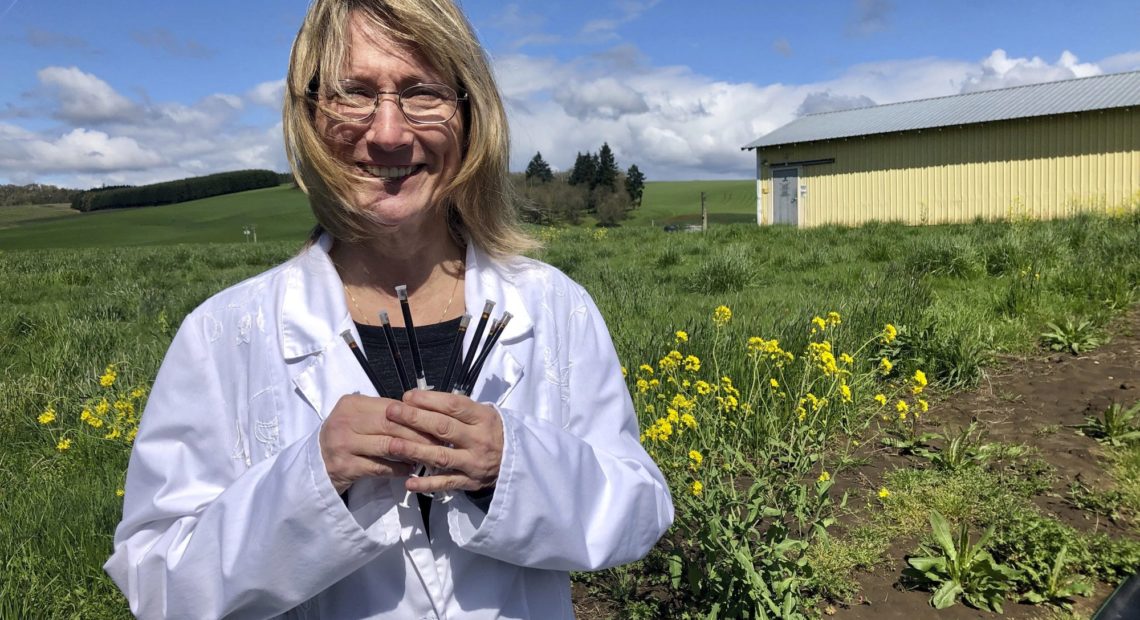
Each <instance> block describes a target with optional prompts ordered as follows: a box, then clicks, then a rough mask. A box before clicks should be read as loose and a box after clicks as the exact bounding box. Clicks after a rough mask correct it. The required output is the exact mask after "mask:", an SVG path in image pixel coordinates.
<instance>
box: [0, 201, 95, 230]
mask: <svg viewBox="0 0 1140 620" xmlns="http://www.w3.org/2000/svg"><path fill="white" fill-rule="evenodd" d="M68 215H79V212H78V211H72V210H71V207H70V206H69V205H68V204H66V203H63V204H50V205H14V206H5V207H0V230H2V229H5V228H10V227H13V226H20V225H23V224H25V223H27V222H31V221H34V220H46V219H55V218H57V217H66V216H68Z"/></svg>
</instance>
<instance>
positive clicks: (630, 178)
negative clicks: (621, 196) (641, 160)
mask: <svg viewBox="0 0 1140 620" xmlns="http://www.w3.org/2000/svg"><path fill="white" fill-rule="evenodd" d="M644 191H645V175H644V174H642V173H641V170H639V169H638V168H637V164H633V165H631V166H630V167H629V170H627V171H626V172H625V193H627V194H629V201H630V203H632V204H633V206H634V208H637V207H640V206H641V194H642V192H644Z"/></svg>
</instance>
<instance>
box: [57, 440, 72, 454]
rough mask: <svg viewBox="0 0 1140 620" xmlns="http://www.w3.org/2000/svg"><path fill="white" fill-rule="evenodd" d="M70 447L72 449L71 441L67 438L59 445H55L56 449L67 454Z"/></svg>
mask: <svg viewBox="0 0 1140 620" xmlns="http://www.w3.org/2000/svg"><path fill="white" fill-rule="evenodd" d="M70 447H71V440H70V439H67V438H64V439H60V440H59V443H57V444H55V449H56V450H59V451H60V452H66V451H67V450H68V448H70Z"/></svg>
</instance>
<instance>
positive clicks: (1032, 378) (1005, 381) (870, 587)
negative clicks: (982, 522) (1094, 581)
mask: <svg viewBox="0 0 1140 620" xmlns="http://www.w3.org/2000/svg"><path fill="white" fill-rule="evenodd" d="M1109 333H1111V334H1112V339H1111V340H1110V341H1109V342H1108V343H1107V344H1105V345H1104V346H1102V347H1100V348H1098V349H1096V350H1095V351H1091V352H1089V353H1086V354H1082V355H1079V356H1074V355H1070V354H1064V353H1053V354H1045V353H1042V354H1041V355H1039V356H1035V357H1030V358H1006V359H1003V360H1002V361H1001V363H999V364H998V365H997V366H996V367H994V368H991V369H989V370H988V371H987V373H986V378H985V379H984V380H983V381H982V384H981V386H980V387H978V388H977V389H975V390H972V391H969V392H959V393H956V394H952V395H950V396H948V397H946V398H945V399H943V400H940V401H938V402H935V403H932V404H931V407H930V413H929V414H928V419H931V420H936V421H937V422H936V424H937V425H938V426H939V427H947V428H960V427H964V426H966V425H968V424H969V423H970V422H971V421H973V420H976V421H977V422H978V424H979V427H980V428H982V429H985V432H986V438H987V441H998V442H1002V443H1006V444H1022V445H1026V446H1030V447H1033V448H1036V449H1037V451H1038V452H1039V456H1040V457H1041V458H1043V459H1044V460H1045V461H1047V462H1048V463H1049V464H1050V465H1052V466H1053V467H1054V468H1055V470H1056V472H1055V480H1054V482H1053V488H1052V490H1051V492H1046V493H1044V494H1042V495H1039V496H1038V497H1037V498H1036V500H1035V501H1036V503H1037V505H1038V506H1039V507H1040V508H1041V509H1042V510H1043V511H1044V512H1045V513H1046V514H1050V515H1052V516H1054V517H1055V518H1057V519H1058V520H1060V521H1061V522H1063V523H1066V524H1068V525H1070V526H1072V527H1073V528H1075V529H1078V530H1080V531H1093V530H1096V531H1101V532H1107V533H1108V534H1110V535H1112V536H1134V535H1135V530H1134V529H1133V530H1130V529H1129V527H1128V525H1126V524H1121V523H1113V522H1111V521H1109V520H1107V519H1105V518H1100V519H1097V518H1096V517H1095V516H1091V515H1089V514H1088V513H1086V512H1082V511H1081V510H1078V509H1077V508H1075V507H1074V506H1072V505H1071V504H1070V503H1069V502H1067V501H1066V500H1065V497H1066V496H1067V493H1068V491H1069V485H1070V483H1072V482H1073V481H1080V482H1081V483H1082V484H1084V485H1086V486H1088V487H1090V488H1092V489H1097V490H1105V489H1107V488H1109V487H1110V485H1111V478H1110V477H1109V475H1108V473H1107V471H1106V469H1105V466H1104V462H1103V460H1102V459H1101V455H1102V451H1101V449H1100V446H1099V444H1098V443H1097V442H1096V441H1095V440H1093V439H1090V438H1088V437H1084V436H1082V435H1078V434H1077V433H1076V432H1074V431H1073V430H1072V428H1071V427H1073V426H1076V425H1079V424H1082V423H1084V422H1085V418H1086V417H1089V416H1096V417H1101V414H1102V413H1103V411H1104V410H1105V409H1107V408H1108V407H1109V406H1110V405H1112V404H1113V403H1121V404H1122V405H1125V406H1129V405H1131V404H1132V403H1135V402H1137V401H1140V308H1138V309H1134V310H1133V311H1132V312H1131V313H1129V314H1128V315H1126V316H1124V317H1122V318H1121V319H1120V320H1118V321H1116V322H1115V323H1114V324H1113V325H1112V326H1110V328H1109ZM903 465H904V463H903V462H902V460H901V459H900V458H899V457H897V456H889V455H886V454H880V455H879V456H877V457H876V458H875V459H873V460H872V461H871V462H870V463H868V464H867V465H865V466H863V467H861V468H860V471H859V472H858V474H861V475H858V474H857V478H858V479H860V480H862V481H863V484H864V485H868V488H872V489H873V488H877V487H875V486H870V485H872V484H874V482H877V480H878V479H879V477H880V476H881V475H882V473H883V472H884V471H889V470H891V469H894V468H896V467H899V466H903ZM913 542H914V541H903V542H900V543H898V544H896V545H895V548H892V549H891V554H890V556H891V557H892V558H895V560H894V562H893V564H892V565H888V566H885V567H881V568H879V569H878V570H876V571H875V572H873V573H868V574H866V575H863V576H862V578H861V579H860V582H861V586H862V589H863V591H862V593H861V596H860V599H861V603H860V604H856V605H852V606H849V607H844V606H840V605H836V606H835V607H834V612H835V613H834V614H833V615H832V616H831V617H834V618H838V619H840V620H893V619H900V620H901V619H904V618H905V619H907V620H909V619H911V618H939V619H945V620H959V619H963V618H992V617H995V616H996V614H992V613H989V612H985V611H979V610H976V609H971V608H969V607H966V606H964V605H961V604H958V605H954V606H952V607H950V608H947V609H944V610H935V609H933V608H931V607H930V606H929V604H928V600H929V598H930V593H929V592H915V591H905V590H903V589H902V588H900V587H899V585H898V578H899V574H900V572H901V571H902V569H903V568H904V567H905V564H904V562H903V560H902V558H903V556H904V555H905V554H906V553H908V552H910V551H912V550H913V546H914V545H913ZM1111 593H1112V589H1111V588H1110V587H1108V586H1106V585H1104V584H1099V585H1098V587H1097V590H1096V592H1095V594H1094V595H1093V596H1092V597H1089V598H1087V599H1086V598H1079V597H1078V599H1077V605H1076V606H1075V609H1074V611H1075V613H1076V614H1077V615H1078V616H1079V617H1089V616H1091V615H1092V613H1094V612H1095V611H1096V609H1097V608H1098V607H1099V606H1100V604H1101V603H1102V602H1103V601H1104V599H1105V598H1107V597H1108V595H1109V594H1111ZM828 611H831V610H828ZM1002 617H1006V618H1050V617H1052V616H1051V614H1050V612H1049V610H1047V609H1043V608H1041V607H1039V606H1033V605H1024V604H1016V603H1008V602H1007V603H1006V604H1005V605H1004V614H1002Z"/></svg>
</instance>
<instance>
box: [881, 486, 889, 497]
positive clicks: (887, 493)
mask: <svg viewBox="0 0 1140 620" xmlns="http://www.w3.org/2000/svg"><path fill="white" fill-rule="evenodd" d="M890 496H891V492H890V491H888V490H887V487H883V488H881V489H879V499H886V498H888V497H890Z"/></svg>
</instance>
